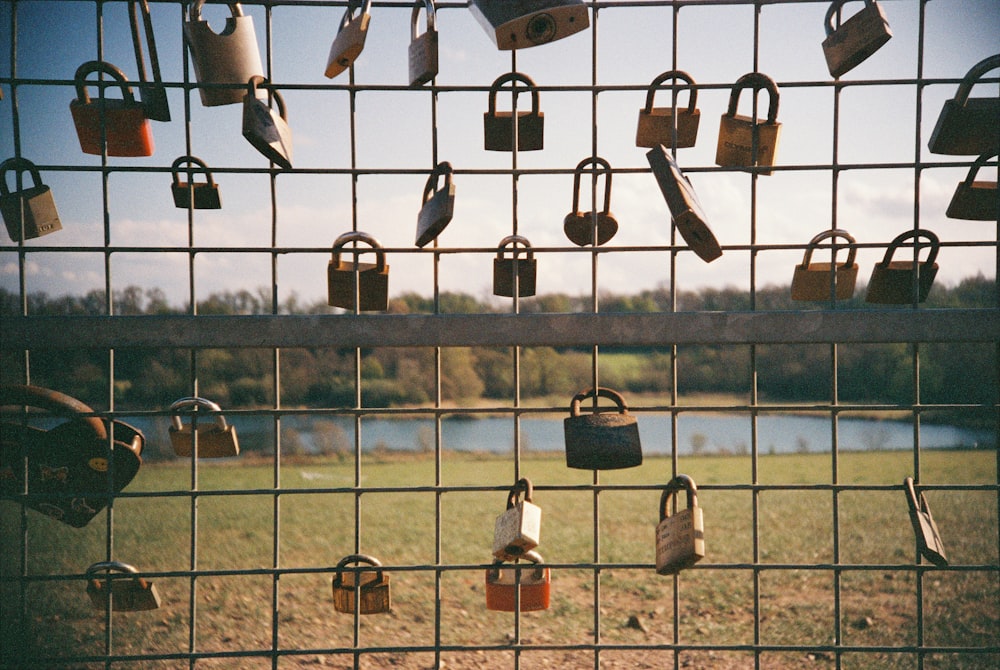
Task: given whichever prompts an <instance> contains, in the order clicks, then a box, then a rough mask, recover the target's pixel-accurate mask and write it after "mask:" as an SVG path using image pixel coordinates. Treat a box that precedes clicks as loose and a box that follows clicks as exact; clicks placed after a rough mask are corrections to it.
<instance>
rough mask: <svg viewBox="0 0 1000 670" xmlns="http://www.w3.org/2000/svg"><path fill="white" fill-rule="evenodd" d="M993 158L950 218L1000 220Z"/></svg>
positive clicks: (963, 186) (964, 187)
mask: <svg viewBox="0 0 1000 670" xmlns="http://www.w3.org/2000/svg"><path fill="white" fill-rule="evenodd" d="M991 158H997V154H995V153H994V154H993V155H992V156H990V155H989V154H984V155H982V156H980V157H979V158H977V159H976V162H975V163H973V164H972V167H971V168H969V174H968V176H966V178H965V181H963V182H959V184H958V186H957V187H956V188H955V194H954V195H953V196H951V202H950V203H948V211H947V212H946V214H947V216H948V217H949V218H952V219H967V220H970V221H998V220H1000V192H998V191H997V183H996V182H995V181H976V174H977V173H978V172H979V168H981V167H983V166H984V165H986V162H987V161H989V160H990V159H991ZM0 168H2V166H0Z"/></svg>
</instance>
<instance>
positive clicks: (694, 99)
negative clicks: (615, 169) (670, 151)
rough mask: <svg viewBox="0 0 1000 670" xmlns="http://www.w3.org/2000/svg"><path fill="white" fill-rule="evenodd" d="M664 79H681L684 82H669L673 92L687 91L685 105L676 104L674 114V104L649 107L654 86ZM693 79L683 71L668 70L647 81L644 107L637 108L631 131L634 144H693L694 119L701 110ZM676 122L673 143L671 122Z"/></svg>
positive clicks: (694, 137)
mask: <svg viewBox="0 0 1000 670" xmlns="http://www.w3.org/2000/svg"><path fill="white" fill-rule="evenodd" d="M668 79H670V80H673V81H675V82H676V81H677V80H680V81H683V82H685V83H684V84H681V85H677V84H676V83H675V84H672V85H671V86H670V89H671V90H673V91H678V92H680V91H683V90H685V89H686V90H688V91H689V94H688V96H689V97H688V106H687V107H686V108H684V107H681V106H680V105H677V114H676V116H675V115H674V107H673V106H670V107H653V96H654V95H656V89H657V87H659V86H660V85H661V84H662V83H663V82H665V81H667V80H668ZM694 86H695V84H694V79H692V78H691V75H689V74H688V73H687V72H684V71H683V70H670V71H669V72H664V73H663V74H661V75H659V76H658V77H656V79H654V80H653V81H652V82H651V83H650V84H649V89H648V90H647V92H646V106H645V107H643V108H642V109H640V110H639V123H638V125H637V126H636V130H635V146H637V147H646V148H655V147H656V146H657V145H659V144H662V145H664V146H667V147H677V148H678V149H683V148H686V147H693V146H694V145H695V141H696V140H697V139H698V122H699V121H700V120H701V112H700V111H698V108H697V106H696V105H697V104H698V90H697V89H696V88H695V87H694ZM675 120H676V124H677V143H676V144H675V143H674V123H675Z"/></svg>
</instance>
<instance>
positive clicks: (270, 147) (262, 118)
mask: <svg viewBox="0 0 1000 670" xmlns="http://www.w3.org/2000/svg"><path fill="white" fill-rule="evenodd" d="M266 82H267V79H265V78H264V77H261V76H260V75H255V76H253V77H250V79H249V81H248V82H247V93H245V94H244V95H243V137H245V138H247V141H248V142H250V144H251V145H253V148H254V149H256V150H257V151H259V152H260V153H261V154H263V155H264V157H266V158H267V159H268V160H270V161H271V162H273V163H277V164H278V165H280V166H281V167H283V168H285V169H286V170H287V169H289V168H291V167H292V129H291V128H289V127H288V114H287V112H286V110H285V100H284V98H282V97H281V93H278V91H275V90H272V91H271V96H272V97H273V98H274V102H275V103H276V104H277V105H278V109H277V110H275V109H272V108H271V107H269V106H268V104H267V101H266V100H262V99H261V98H259V97H258V96H257V86H258V85H262V84H264V83H266Z"/></svg>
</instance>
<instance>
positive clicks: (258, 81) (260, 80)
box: [247, 74, 288, 121]
mask: <svg viewBox="0 0 1000 670" xmlns="http://www.w3.org/2000/svg"><path fill="white" fill-rule="evenodd" d="M266 83H268V80H267V78H266V77H264V76H263V75H260V74H255V75H253V76H252V77H250V79H248V80H247V90H248V91H249V92H250V97H251V98H257V87H258V86H260V87H261V88H266V89H267V90H268V92H269V93H270V94H271V97H272V98H274V101H275V102H276V103H277V105H278V115H279V116H280V117H281V118H282V120H283V121H288V114H287V113H286V112H285V99H284V98H282V97H281V93H279V92H278V90H277V89H275V88H273V87H271V86H264V84H266ZM257 99H259V98H257Z"/></svg>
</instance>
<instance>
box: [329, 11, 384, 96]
mask: <svg viewBox="0 0 1000 670" xmlns="http://www.w3.org/2000/svg"><path fill="white" fill-rule="evenodd" d="M360 4H361V0H347V9H345V10H344V17H343V18H342V19H341V20H340V27H339V28H338V29H337V36H336V37H335V38H334V39H333V44H331V45H330V56H329V57H328V58H327V59H326V71H325V72H324V73H323V74H325V75H326V77H327V79H333V78H334V77H336V76H337V75H338V74H340V73H341V72H343V71H344V70H346V69H347V68H349V67H351V65H353V64H354V61H355V60H357V58H358V56H360V55H361V52H362V51H363V50H364V48H365V38H366V37H367V36H368V24H369V23H370V22H371V18H372V16H371V8H372V0H364V5H362V6H361V13H359V14H358V15H357V16H354V10H355V9H357V8H358V5H360Z"/></svg>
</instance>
